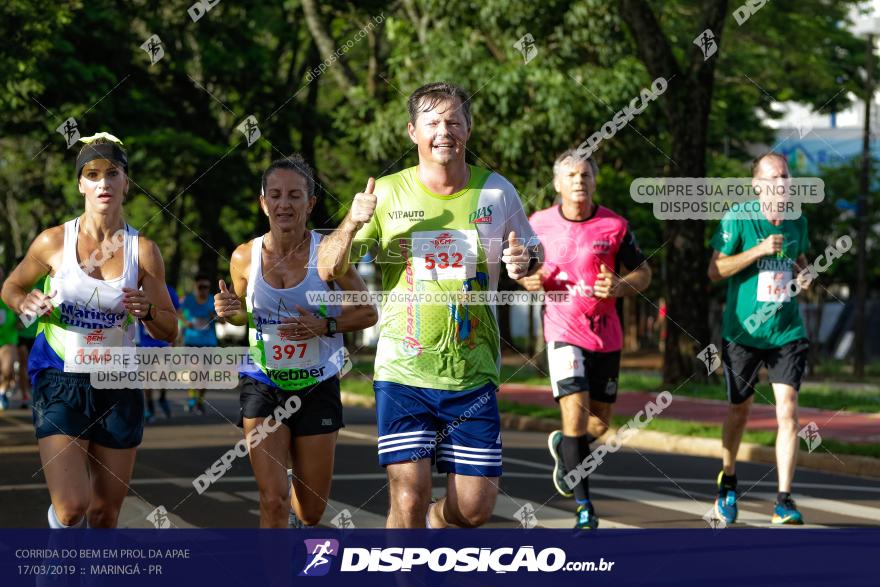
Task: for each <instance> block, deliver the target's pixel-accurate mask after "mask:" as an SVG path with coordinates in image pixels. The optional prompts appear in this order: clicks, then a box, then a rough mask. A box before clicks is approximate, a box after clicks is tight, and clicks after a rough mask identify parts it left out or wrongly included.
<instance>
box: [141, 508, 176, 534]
mask: <svg viewBox="0 0 880 587" xmlns="http://www.w3.org/2000/svg"><path fill="white" fill-rule="evenodd" d="M147 521H148V522H152V524H153V526H155V527H156V528H158V529H160V530H161V529H164V528H170V527H171V519H170V518H169V517H168V511H167V510H166V509H165V506H164V505H160V506H157V507H156V509H154V510H153V511H152V512H150V514H149V515H148V516H147Z"/></svg>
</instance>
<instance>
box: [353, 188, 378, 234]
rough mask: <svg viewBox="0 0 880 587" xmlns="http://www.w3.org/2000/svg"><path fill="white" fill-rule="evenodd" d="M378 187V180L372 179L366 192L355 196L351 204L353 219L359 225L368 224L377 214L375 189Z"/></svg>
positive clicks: (365, 189)
mask: <svg viewBox="0 0 880 587" xmlns="http://www.w3.org/2000/svg"><path fill="white" fill-rule="evenodd" d="M375 187H376V180H375V179H373V178H372V177H371V178H370V179H369V180H368V181H367V187H366V188H364V191H362V192H358V193H356V194H355V195H354V200H352V202H351V219H352V220H353V221H354V222H357V223H358V224H361V225H362V224H366V223H367V222H369V221H370V219H371V218H372V217H373V214H374V213H375V212H376V195H375V194H374V193H373V189H374V188H375Z"/></svg>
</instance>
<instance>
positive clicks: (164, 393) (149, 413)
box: [137, 284, 180, 424]
mask: <svg viewBox="0 0 880 587" xmlns="http://www.w3.org/2000/svg"><path fill="white" fill-rule="evenodd" d="M166 287H167V288H168V297H169V298H171V304H172V305H173V306H174V311H175V312H179V310H180V298H178V297H177V292H176V291H175V290H174V288H173V287H171V285H170V284H166ZM137 334H138V337H137V346H139V347H147V348H164V347H170V346H173V344H172V343H170V342H167V341H164V340H156V339H155V338H153V337H152V336H150V333H149V332H147V329H146V328H144V323H143V322H140V323H139V324H138V332H137ZM154 391H155V390H154V389H145V390H144V394H145V395H146V396H147V410H146V412H145V413H144V421H145V422H146V423H147V424H149V423H150V422H152V421H153V418H154V417H155V415H156V402H155V401H154V400H153V392H154ZM159 408H161V410H162V413H163V414H164V415H165V417H166V418H170V417H171V404H169V403H168V390H167V389H160V390H159Z"/></svg>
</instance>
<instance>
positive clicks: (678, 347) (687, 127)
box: [618, 0, 727, 385]
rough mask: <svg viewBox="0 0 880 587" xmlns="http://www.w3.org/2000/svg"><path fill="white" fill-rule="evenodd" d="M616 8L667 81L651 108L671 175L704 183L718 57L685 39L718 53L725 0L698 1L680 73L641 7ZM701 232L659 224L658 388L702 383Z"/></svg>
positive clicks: (648, 62) (625, 2)
mask: <svg viewBox="0 0 880 587" xmlns="http://www.w3.org/2000/svg"><path fill="white" fill-rule="evenodd" d="M618 6H619V10H620V15H621V17H622V18H623V20H624V22H626V24H627V26H628V27H629V29H630V32H631V33H632V36H633V38H634V40H635V42H636V50H637V53H638V55H639V59H641V61H642V62H643V63H644V64H645V67H646V68H647V70H648V73H649V74H650V75H651V77H652V78H654V79H657V78H659V77H663V78H665V79H666V80H667V84H668V88H667V90H666V92H665V94H664V95H663V96H661V97H660V98H658V100H657V102H658V105H659V106H660V107H661V108H662V109H663V112H664V114H665V115H666V119H667V121H668V123H669V128H670V133H671V135H672V154H671V157H670V158H671V159H672V165H673V169H672V174H673V175H674V176H676V177H705V174H706V140H707V139H706V138H707V134H708V126H709V111H710V109H711V106H712V88H713V86H714V82H715V63H716V60H717V59H718V56H717V53H716V55H714V56H712V57H709V58H705V59H704V58H703V54H702V52H701V51H700V50H699V49H698V48H697V47H696V46H695V45H693V44H691V43H690V41H689V39H692V38H694V37H695V36H697V34H699V33H700V32H701V31H703V30H705V29H709V30H711V31H712V33H713V35H714V40H715V43H716V44H717V49H718V50H720V47H721V33H722V30H723V29H724V19H725V18H726V16H727V1H726V0H717V1H714V2H704V3H703V10H702V14H701V16H700V22H698V23H697V26H696V27H694V30H693V31H692V33H693V34H690V33H689V34H687V35H682V37H681V38H683V40H681V41H678V40H677V39H676V40H677V42H680V43H682V44H687V47H686V51H685V57H686V58H687V59H686V62H685V64H684V67H682V66H681V65H680V64H679V61H678V59H677V57H676V55H675V54H674V53H673V51H672V48H671V46H670V43H669V39H668V38H667V36H666V34H665V33H664V32H663V30H662V28H661V26H660V23H659V21H658V20H657V18H656V16H655V15H654V12H653V9H652V8H651V6H650V5H649V4H648V3H647V2H646V1H645V0H620V1H619V3H618ZM678 32H680V31H677V33H678ZM677 37H678V36H677ZM705 230H706V227H705V222H703V221H702V220H685V221H667V222H666V223H665V224H664V237H665V239H666V240H665V242H666V243H667V245H666V267H667V274H666V283H665V287H666V294H667V295H666V299H667V324H668V326H667V331H668V337H667V341H666V350H665V353H664V356H663V381H664V383H666V384H673V385H674V384H676V383H680V382H682V381H685V380H687V379H689V378H692V377H693V378H697V379H705V378H706V375H705V371H703V370H702V367H701V366H700V365H699V364H698V363H697V358H696V356H697V354H698V353H699V352H700V350H702V349H703V347H705V346H706V345H707V344H708V343H709V337H708V317H709V316H708V307H709V306H708V294H709V288H708V277H707V276H706V266H707V263H708V255H707V254H706V246H705V239H706V235H705Z"/></svg>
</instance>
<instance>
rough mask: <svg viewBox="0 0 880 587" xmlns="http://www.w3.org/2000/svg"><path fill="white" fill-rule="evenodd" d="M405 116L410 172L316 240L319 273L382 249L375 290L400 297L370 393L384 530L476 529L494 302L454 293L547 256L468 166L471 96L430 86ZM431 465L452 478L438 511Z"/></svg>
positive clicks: (497, 441)
mask: <svg viewBox="0 0 880 587" xmlns="http://www.w3.org/2000/svg"><path fill="white" fill-rule="evenodd" d="M408 109H409V117H410V121H409V124H408V125H407V129H408V132H409V136H410V139H411V140H412V142H413V143H414V144H415V145H416V146H417V147H418V155H419V164H418V166H416V167H411V168H409V169H405V170H403V171H401V172H399V173H395V174H392V175H389V176H385V177H381V178H379V180H378V181H375V182H374V181H373V179H372V178H370V181H369V182H368V183H367V188H366V189H365V191H364V192H362V193H359V194H357V195H356V196H355V198H354V201H353V202H352V207H351V210H350V211H349V213H348V215H347V216H346V218H345V220H344V221H343V222H342V224H341V225H340V226H339V228H337V229H336V230H335V231H334V232H333V233H332V234H331V235H329V236H328V237H327V238H325V239H323V240H322V242H321V245H320V248H319V251H318V269H319V273H320V276H321V279H324V280H327V281H329V280H332V279H333V278H334V276H335V275H341V274H343V273H345V271H346V270H347V269H348V265H349V263H350V262H351V261H352V260H356V259H358V258H360V257H361V256H363V255H364V254H365V253H366V251H367V250H368V249H369V248H370V247H371V246H373V245H378V250H379V253H378V256H377V259H376V261H377V263H379V264H381V267H382V289H383V290H384V291H385V292H388V293H390V294H393V295H394V296H396V297H397V299H388V300H387V301H386V302H385V303H384V304H383V307H382V322H381V326H380V328H381V330H380V336H379V343H378V346H377V349H376V366H375V374H374V383H373V389H374V391H375V393H376V413H377V424H378V429H379V430H378V432H379V463H380V464H381V465H383V466H384V467H386V471H387V474H388V482H389V491H390V494H391V495H390V497H391V499H390V501H391V508H390V512H389V514H388V527H389V528H401V527H407V528H413V527H426V526H427V527H432V528H442V527H446V526H449V525H454V526H465V527H474V526H479V525H482V524H483V523H485V521H486V520H488V519H489V516H491V514H492V510H493V508H494V504H495V498H496V496H497V493H498V477H500V476H501V430H500V418H499V415H498V406H497V403H496V400H495V393H496V391H497V389H498V384H499V365H500V358H501V347H500V339H499V332H498V322H497V319H496V315H495V308H494V305H490V304H487V303H473V302H471V301H467V300H465V299H463V298H464V296H463V295H462V294H477V295H479V294H483V295H489V294H491V293H492V292H493V291H495V290H496V289H497V286H498V278H499V275H500V271H501V268H502V266H503V267H504V268H505V270H506V271H507V274H508V275H509V276H510V277H511V278H512V279H520V278H522V277H525V276H527V275H530V274H532V273H534V272H535V271H536V270H537V269H538V267H539V265H540V259H541V248H540V245H539V244H538V242H537V239H536V238H535V235H534V232H533V231H532V228H531V226H530V225H529V221H528V218H526V215H525V212H524V211H523V207H522V203H521V202H520V199H519V195H518V194H517V192H516V190H515V189H514V187H513V186H512V185H511V184H510V182H508V181H507V180H506V179H504V178H503V177H502V176H500V175H499V174H497V173H494V172H492V171H489V170H487V169H481V168H479V167H475V166H472V165H468V164H467V163H466V162H465V150H466V149H465V147H466V143H467V140H468V138H469V137H470V133H471V115H470V98H469V96H468V95H467V94H466V93H465V92H464V91H463V90H462V89H461V88H458V87H456V86H454V85H452V84H447V83H432V84H427V85H425V86H422V87H421V88H419V89H418V90H416V91H415V92H414V93H413V94H412V95H411V96H410V98H409V101H408ZM352 245H354V248H353V247H352ZM432 460H433V461H436V463H437V469H438V470H439V471H440V472H441V473H446V474H447V493H446V496H444V497H442V498H441V499H440V500H439V501H438V502H437V503H436V504H431V462H432Z"/></svg>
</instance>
